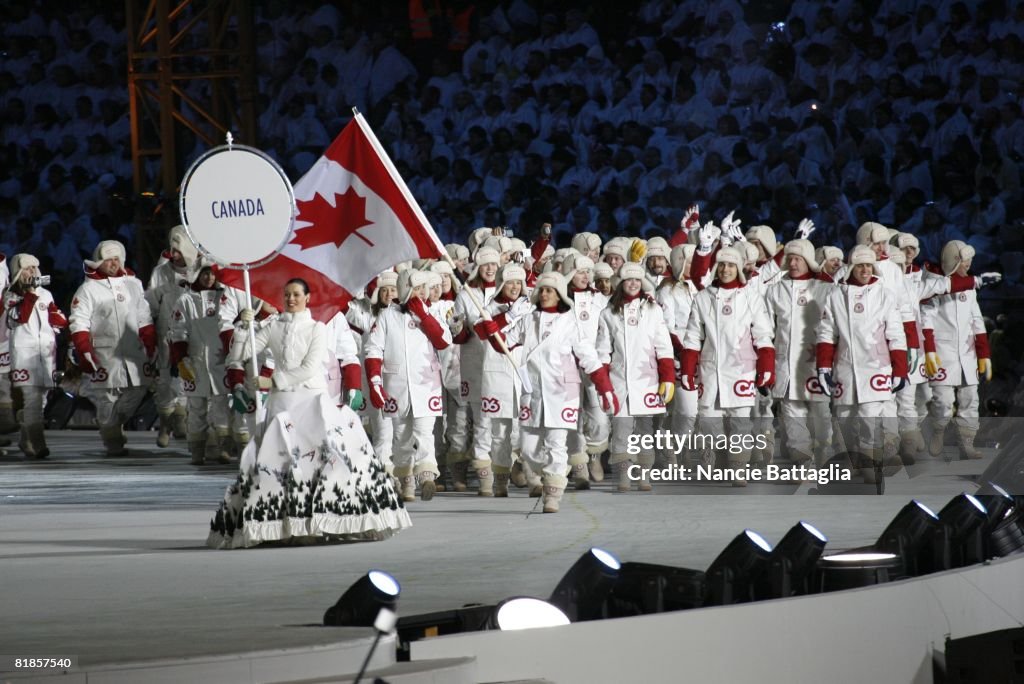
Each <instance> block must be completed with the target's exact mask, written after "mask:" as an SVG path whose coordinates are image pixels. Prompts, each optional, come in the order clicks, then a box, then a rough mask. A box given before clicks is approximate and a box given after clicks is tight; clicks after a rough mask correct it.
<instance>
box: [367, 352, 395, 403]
mask: <svg viewBox="0 0 1024 684" xmlns="http://www.w3.org/2000/svg"><path fill="white" fill-rule="evenodd" d="M383 370H384V361H383V360H382V359H366V380H367V381H368V382H369V384H370V404H372V405H373V408H375V409H382V408H384V405H385V404H386V403H387V402H388V399H390V398H391V397H389V396H388V393H387V392H385V391H384V381H383V380H382V379H381V373H382V372H383Z"/></svg>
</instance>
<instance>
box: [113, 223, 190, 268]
mask: <svg viewBox="0 0 1024 684" xmlns="http://www.w3.org/2000/svg"><path fill="white" fill-rule="evenodd" d="M167 244H169V245H170V247H171V249H176V250H178V251H179V252H181V256H182V257H183V258H184V259H185V265H186V267H188V268H191V267H192V264H194V263H195V261H196V258H197V257H198V256H199V250H197V249H196V246H195V245H194V244H192V240H191V239H190V238H189V236H188V232H187V231H186V230H185V226H182V225H177V226H174V227H173V228H171V230H170V232H169V233H168V235H167ZM122 261H123V259H122Z"/></svg>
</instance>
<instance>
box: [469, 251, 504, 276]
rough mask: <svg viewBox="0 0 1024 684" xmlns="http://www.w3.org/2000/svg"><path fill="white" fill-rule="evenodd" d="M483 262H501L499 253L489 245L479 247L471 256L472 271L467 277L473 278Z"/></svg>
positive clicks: (477, 273)
mask: <svg viewBox="0 0 1024 684" xmlns="http://www.w3.org/2000/svg"><path fill="white" fill-rule="evenodd" d="M484 264H501V255H500V254H499V253H498V252H496V251H494V250H493V249H490V248H489V247H481V248H480V249H478V250H477V252H476V254H475V255H474V257H473V272H472V273H470V274H469V279H470V280H473V279H474V278H476V277H477V275H479V273H480V267H481V266H483V265H484Z"/></svg>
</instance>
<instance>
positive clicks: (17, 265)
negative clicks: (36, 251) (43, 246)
mask: <svg viewBox="0 0 1024 684" xmlns="http://www.w3.org/2000/svg"><path fill="white" fill-rule="evenodd" d="M33 266H35V267H36V268H38V267H39V259H37V258H35V257H34V256H32V255H31V254H25V253H22V254H15V255H14V256H13V257H11V263H10V267H11V282H12V283H15V282H17V281H18V278H20V277H21V273H22V271H24V270H26V269H29V268H32V267H33Z"/></svg>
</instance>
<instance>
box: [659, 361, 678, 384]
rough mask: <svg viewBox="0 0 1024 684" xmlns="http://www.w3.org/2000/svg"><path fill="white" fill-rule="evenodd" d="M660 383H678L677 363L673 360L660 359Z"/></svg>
mask: <svg viewBox="0 0 1024 684" xmlns="http://www.w3.org/2000/svg"><path fill="white" fill-rule="evenodd" d="M658 382H659V383H661V382H671V383H672V384H675V382H676V363H675V361H673V360H672V359H658Z"/></svg>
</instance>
